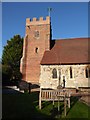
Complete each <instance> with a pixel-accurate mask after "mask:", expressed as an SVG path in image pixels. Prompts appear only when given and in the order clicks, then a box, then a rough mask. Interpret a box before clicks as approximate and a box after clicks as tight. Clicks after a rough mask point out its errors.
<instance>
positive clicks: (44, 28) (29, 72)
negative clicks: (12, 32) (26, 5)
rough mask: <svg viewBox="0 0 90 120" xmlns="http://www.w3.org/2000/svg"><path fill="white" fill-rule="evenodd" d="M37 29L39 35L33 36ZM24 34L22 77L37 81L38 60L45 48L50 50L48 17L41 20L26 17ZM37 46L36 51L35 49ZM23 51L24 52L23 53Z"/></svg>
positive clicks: (38, 75)
mask: <svg viewBox="0 0 90 120" xmlns="http://www.w3.org/2000/svg"><path fill="white" fill-rule="evenodd" d="M35 31H39V37H37V38H36V37H35ZM26 35H27V39H24V40H25V41H24V48H23V49H24V50H23V57H22V58H23V62H22V63H21V69H22V70H21V72H22V79H23V80H26V81H27V82H31V83H38V82H39V77H40V62H41V59H42V57H43V54H44V52H45V50H50V17H46V20H43V18H42V17H41V18H40V19H39V20H36V18H33V20H32V21H30V19H28V18H27V19H26ZM36 48H38V52H37V53H36V51H35V49H36ZM24 51H25V53H24Z"/></svg>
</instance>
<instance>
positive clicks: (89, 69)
mask: <svg viewBox="0 0 90 120" xmlns="http://www.w3.org/2000/svg"><path fill="white" fill-rule="evenodd" d="M85 75H86V78H90V68H89V67H86V69H85Z"/></svg>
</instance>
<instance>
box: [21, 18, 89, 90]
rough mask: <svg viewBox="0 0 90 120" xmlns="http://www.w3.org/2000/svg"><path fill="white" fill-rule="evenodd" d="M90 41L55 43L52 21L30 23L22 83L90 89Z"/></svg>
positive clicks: (61, 41) (27, 27)
mask: <svg viewBox="0 0 90 120" xmlns="http://www.w3.org/2000/svg"><path fill="white" fill-rule="evenodd" d="M89 41H90V38H70V39H60V40H52V29H51V22H50V17H49V16H47V17H46V19H45V20H44V19H43V17H40V18H39V20H37V19H36V18H33V20H32V21H31V20H30V19H29V18H27V19H26V33H25V38H24V43H23V56H22V58H21V65H20V71H21V73H22V79H23V80H25V81H27V82H29V83H32V84H39V85H40V86H41V87H43V88H54V89H56V88H57V86H58V85H59V84H60V85H61V86H65V87H70V88H71V87H73V88H78V87H89V84H90V80H89V77H90V67H89V65H90V60H89V58H88V52H89V49H88V48H89V47H88V42H89Z"/></svg>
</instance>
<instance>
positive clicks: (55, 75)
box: [52, 68, 57, 78]
mask: <svg viewBox="0 0 90 120" xmlns="http://www.w3.org/2000/svg"><path fill="white" fill-rule="evenodd" d="M52 78H57V70H56V69H55V68H54V69H53V71H52Z"/></svg>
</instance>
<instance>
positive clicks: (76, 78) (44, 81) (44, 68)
mask: <svg viewBox="0 0 90 120" xmlns="http://www.w3.org/2000/svg"><path fill="white" fill-rule="evenodd" d="M70 67H71V68H72V78H70ZM86 67H87V65H84V64H82V65H41V73H40V80H39V83H40V85H41V87H42V88H53V89H56V88H57V86H58V85H59V79H60V83H61V85H62V86H63V76H65V87H67V88H78V87H89V85H90V80H89V79H88V78H86V74H85V68H86ZM54 68H56V70H57V78H52V70H53V69H54ZM59 71H60V72H59ZM60 73H61V75H60V77H59V74H60Z"/></svg>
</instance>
